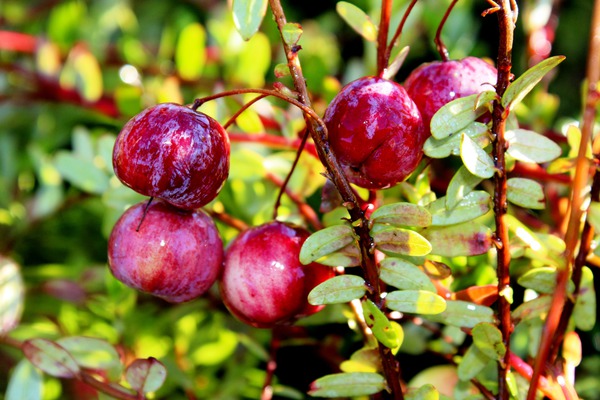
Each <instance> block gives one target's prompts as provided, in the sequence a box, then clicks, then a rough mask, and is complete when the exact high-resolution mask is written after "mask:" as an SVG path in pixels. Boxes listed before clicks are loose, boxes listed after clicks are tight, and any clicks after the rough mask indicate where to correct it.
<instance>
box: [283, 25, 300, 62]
mask: <svg viewBox="0 0 600 400" xmlns="http://www.w3.org/2000/svg"><path fill="white" fill-rule="evenodd" d="M281 34H282V35H283V40H284V41H285V42H286V43H287V44H288V45H289V46H292V47H293V46H295V45H297V44H298V41H299V40H300V36H302V27H301V26H300V24H297V23H294V22H288V23H286V24H285V25H283V28H282V29H281ZM286 66H287V65H286ZM288 71H289V68H288Z"/></svg>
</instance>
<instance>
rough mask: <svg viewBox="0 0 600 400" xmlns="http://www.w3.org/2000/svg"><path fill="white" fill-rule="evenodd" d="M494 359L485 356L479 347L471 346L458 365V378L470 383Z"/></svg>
mask: <svg viewBox="0 0 600 400" xmlns="http://www.w3.org/2000/svg"><path fill="white" fill-rule="evenodd" d="M490 361H492V358H490V357H488V356H487V355H485V354H484V353H483V352H482V351H481V350H479V348H478V347H477V346H474V345H471V346H470V347H469V348H468V349H467V351H466V352H465V355H464V356H463V357H462V359H461V360H460V364H458V369H457V373H458V378H459V379H460V380H461V381H469V380H471V379H473V378H475V377H476V376H477V374H478V373H480V372H481V371H482V370H483V369H484V368H485V366H486V365H487V364H488V363H489V362H490Z"/></svg>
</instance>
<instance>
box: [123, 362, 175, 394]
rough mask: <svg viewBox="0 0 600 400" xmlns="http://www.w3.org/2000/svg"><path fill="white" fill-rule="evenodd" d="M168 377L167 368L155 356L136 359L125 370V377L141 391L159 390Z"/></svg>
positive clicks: (132, 385) (136, 389)
mask: <svg viewBox="0 0 600 400" xmlns="http://www.w3.org/2000/svg"><path fill="white" fill-rule="evenodd" d="M166 378H167V369H166V368H165V366H164V365H163V364H162V363H161V362H160V361H158V360H157V359H156V358H154V357H150V358H146V359H142V358H138V359H136V360H134V361H133V362H132V363H131V364H129V366H127V369H126V370H125V379H126V380H127V382H128V383H129V384H130V385H131V388H132V389H133V390H135V391H136V392H139V393H148V392H154V391H156V390H158V389H159V388H160V387H161V386H162V385H163V383H164V382H165V379H166Z"/></svg>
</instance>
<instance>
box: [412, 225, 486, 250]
mask: <svg viewBox="0 0 600 400" xmlns="http://www.w3.org/2000/svg"><path fill="white" fill-rule="evenodd" d="M421 234H422V235H423V236H424V237H425V238H426V239H427V240H428V241H429V243H431V247H432V250H431V254H437V255H440V256H447V257H456V256H474V255H478V254H484V253H486V252H487V251H488V250H489V249H490V247H491V245H492V230H491V229H490V228H489V227H487V226H485V225H483V224H481V223H478V222H473V221H469V222H464V223H462V224H458V225H451V226H440V227H438V226H435V227H429V228H425V229H423V230H422V231H421Z"/></svg>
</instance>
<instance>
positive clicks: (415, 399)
mask: <svg viewBox="0 0 600 400" xmlns="http://www.w3.org/2000/svg"><path fill="white" fill-rule="evenodd" d="M439 398H440V393H439V392H438V391H437V389H436V388H435V386H433V385H432V384H431V383H427V384H425V385H423V386H421V387H420V388H418V389H416V390H414V389H409V391H408V393H406V395H405V396H404V399H405V400H439Z"/></svg>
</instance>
